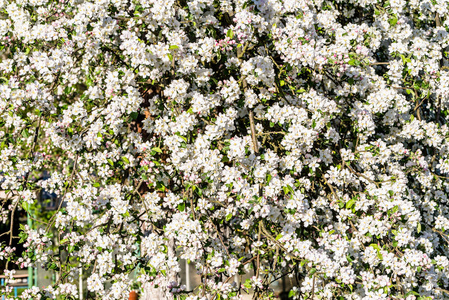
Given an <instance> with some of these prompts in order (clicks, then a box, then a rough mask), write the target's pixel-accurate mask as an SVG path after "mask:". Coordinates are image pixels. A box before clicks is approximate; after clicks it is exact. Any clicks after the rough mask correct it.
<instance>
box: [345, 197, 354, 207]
mask: <svg viewBox="0 0 449 300" xmlns="http://www.w3.org/2000/svg"><path fill="white" fill-rule="evenodd" d="M354 203H355V199H354V198H352V199H351V200H349V201H348V203H346V208H347V209H350V208H351V207H352V206H353V205H354Z"/></svg>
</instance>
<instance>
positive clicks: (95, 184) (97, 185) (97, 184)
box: [92, 182, 100, 188]
mask: <svg viewBox="0 0 449 300" xmlns="http://www.w3.org/2000/svg"><path fill="white" fill-rule="evenodd" d="M92 186H93V187H96V188H97V187H100V183H99V182H95V183H94V184H93V185H92Z"/></svg>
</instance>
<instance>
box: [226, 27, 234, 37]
mask: <svg viewBox="0 0 449 300" xmlns="http://www.w3.org/2000/svg"><path fill="white" fill-rule="evenodd" d="M226 36H227V37H228V38H230V39H232V38H233V37H234V32H232V29H231V28H229V29H228V32H227V33H226Z"/></svg>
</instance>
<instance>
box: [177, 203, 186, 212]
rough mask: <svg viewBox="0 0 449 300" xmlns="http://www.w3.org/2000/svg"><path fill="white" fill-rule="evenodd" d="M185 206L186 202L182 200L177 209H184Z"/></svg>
mask: <svg viewBox="0 0 449 300" xmlns="http://www.w3.org/2000/svg"><path fill="white" fill-rule="evenodd" d="M185 208H186V204H185V203H184V202H183V203H179V204H178V210H179V211H181V212H182V211H184V209H185Z"/></svg>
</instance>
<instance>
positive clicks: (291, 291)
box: [288, 290, 296, 298]
mask: <svg viewBox="0 0 449 300" xmlns="http://www.w3.org/2000/svg"><path fill="white" fill-rule="evenodd" d="M295 295H296V292H295V291H294V290H290V292H288V298H291V297H293V296H295Z"/></svg>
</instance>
